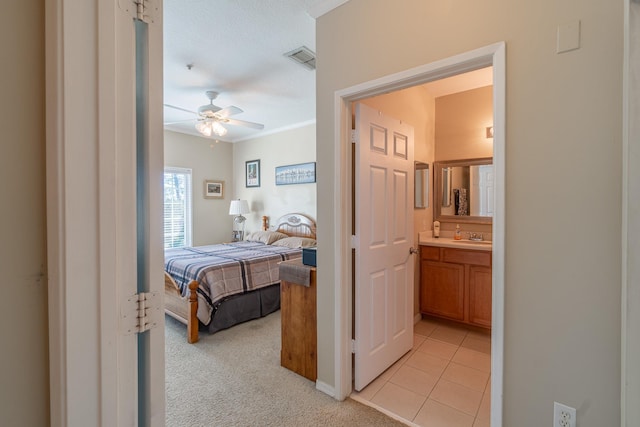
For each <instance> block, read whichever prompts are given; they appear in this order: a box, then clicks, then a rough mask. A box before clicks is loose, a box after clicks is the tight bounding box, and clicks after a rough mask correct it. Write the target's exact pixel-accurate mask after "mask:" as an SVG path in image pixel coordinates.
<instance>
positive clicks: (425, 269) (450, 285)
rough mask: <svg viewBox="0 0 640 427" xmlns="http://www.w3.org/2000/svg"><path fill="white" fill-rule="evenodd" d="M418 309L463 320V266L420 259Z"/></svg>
mask: <svg viewBox="0 0 640 427" xmlns="http://www.w3.org/2000/svg"><path fill="white" fill-rule="evenodd" d="M421 275H422V278H421V281H422V283H421V286H420V311H422V312H423V313H426V314H433V315H436V316H441V317H446V318H449V319H454V320H461V321H463V320H464V266H463V265H461V264H451V263H443V262H435V261H422V264H421Z"/></svg>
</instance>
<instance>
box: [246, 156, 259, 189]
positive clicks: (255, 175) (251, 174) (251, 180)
mask: <svg viewBox="0 0 640 427" xmlns="http://www.w3.org/2000/svg"><path fill="white" fill-rule="evenodd" d="M245 176H246V184H245V186H246V187H260V160H248V161H246V162H245Z"/></svg>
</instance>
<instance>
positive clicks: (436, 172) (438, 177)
mask: <svg viewBox="0 0 640 427" xmlns="http://www.w3.org/2000/svg"><path fill="white" fill-rule="evenodd" d="M492 164H493V157H481V158H477V159H461V160H442V161H437V162H433V217H434V220H437V221H440V222H456V223H465V224H469V223H473V224H492V223H493V217H490V216H471V215H469V216H459V215H442V213H441V212H442V170H443V169H445V168H449V167H456V166H477V165H492Z"/></svg>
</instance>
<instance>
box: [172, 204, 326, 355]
mask: <svg viewBox="0 0 640 427" xmlns="http://www.w3.org/2000/svg"><path fill="white" fill-rule="evenodd" d="M267 229H268V225H267V220H266V217H263V230H262V231H257V232H254V233H249V234H248V235H247V237H246V240H244V241H240V242H231V243H224V244H218V245H207V246H198V247H187V248H172V249H166V250H165V274H164V277H165V287H164V288H165V313H166V314H167V315H169V316H171V317H174V318H175V319H177V320H178V321H180V322H182V323H184V324H186V325H187V341H188V342H189V343H195V342H197V341H198V334H199V330H200V329H202V330H205V331H207V332H209V333H215V332H217V331H219V330H222V329H227V328H229V327H231V326H233V325H236V324H238V323H242V322H246V321H248V320H252V319H256V318H258V317H262V316H266V315H267V314H270V313H272V312H274V311H276V310H278V309H279V308H280V280H279V278H278V272H279V265H278V264H279V263H280V262H282V261H285V260H289V259H296V258H300V257H301V256H302V249H301V247H302V246H309V245H313V244H314V243H315V238H316V226H315V222H314V221H313V220H312V219H311V218H309V217H307V216H306V215H303V214H298V213H291V214H286V215H283V216H282V217H280V218H279V219H278V221H277V222H276V225H275V230H273V231H268V230H267Z"/></svg>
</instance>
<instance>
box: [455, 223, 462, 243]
mask: <svg viewBox="0 0 640 427" xmlns="http://www.w3.org/2000/svg"><path fill="white" fill-rule="evenodd" d="M453 240H462V233H461V232H460V224H456V233H455V234H454V235H453Z"/></svg>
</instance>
